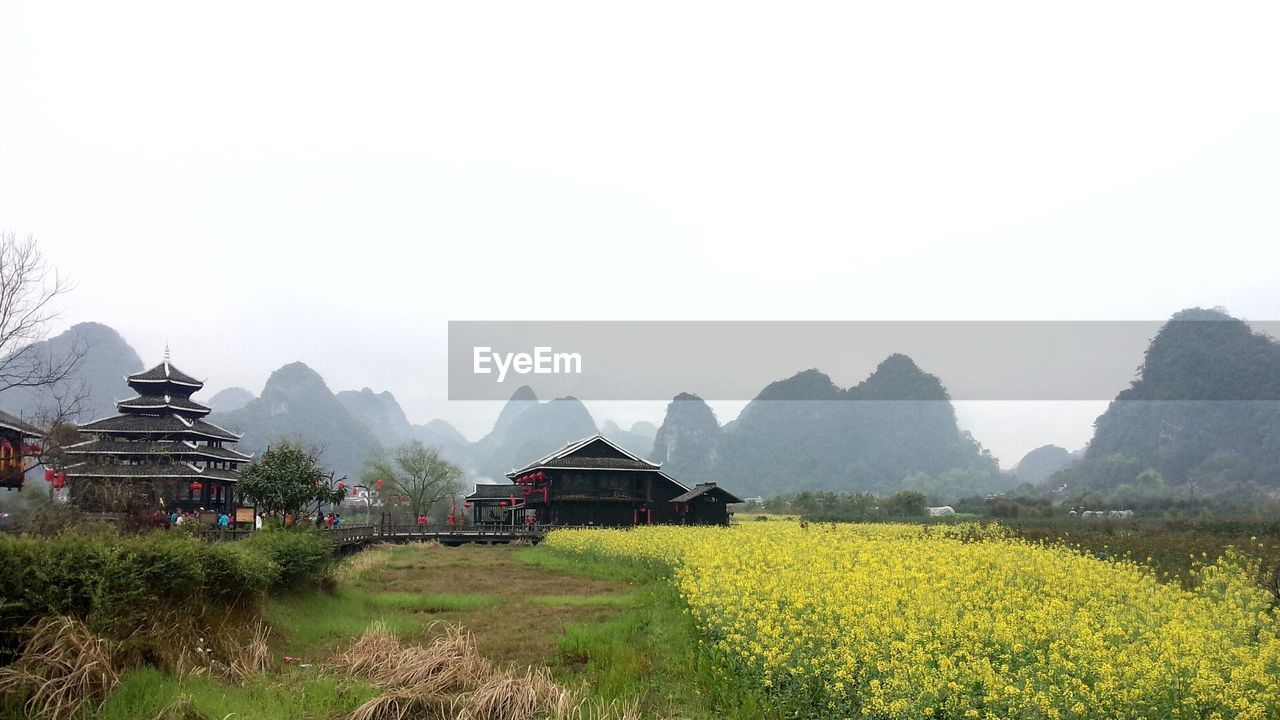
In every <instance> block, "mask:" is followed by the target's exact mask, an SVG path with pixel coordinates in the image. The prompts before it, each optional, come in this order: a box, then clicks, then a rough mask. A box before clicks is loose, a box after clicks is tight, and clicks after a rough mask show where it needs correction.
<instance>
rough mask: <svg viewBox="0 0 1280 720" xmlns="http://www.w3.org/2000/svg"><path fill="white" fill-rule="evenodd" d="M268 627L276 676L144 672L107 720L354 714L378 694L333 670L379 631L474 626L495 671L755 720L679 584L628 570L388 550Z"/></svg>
mask: <svg viewBox="0 0 1280 720" xmlns="http://www.w3.org/2000/svg"><path fill="white" fill-rule="evenodd" d="M264 618H265V620H266V621H267V622H268V624H269V625H270V627H271V629H272V636H271V640H270V645H271V650H272V654H273V657H274V659H275V660H276V668H275V669H274V670H273V671H272V672H269V673H266V674H262V675H260V676H257V677H254V678H252V679H250V680H249V681H248V682H245V683H243V684H239V685H236V684H229V683H224V682H219V681H217V680H213V679H209V678H204V677H198V678H188V679H181V678H178V677H176V676H174V675H171V674H168V673H164V672H161V671H159V670H157V669H155V668H143V669H139V670H134V671H132V672H129V673H128V674H126V675H125V676H124V678H123V680H122V683H121V685H120V687H119V688H118V689H117V690H116V691H115V692H114V693H113V694H112V695H111V697H110V699H109V700H108V701H107V703H106V705H105V706H104V707H103V708H102V710H101V711H100V712H99V713H98V714H97V715H96V717H97V718H100V719H101V720H107V719H110V720H117V719H119V720H124V719H126V718H130V719H132V718H152V717H156V716H157V715H158V714H159V713H161V711H162V710H163V709H164V708H165V707H166V706H167V705H170V704H172V703H173V702H174V700H175V699H176V698H179V697H184V698H185V701H184V702H186V703H187V704H189V706H190V707H191V708H193V709H194V710H196V711H198V712H200V713H203V714H205V715H207V716H209V717H213V718H223V717H226V716H227V715H229V714H231V713H234V715H233V716H232V717H233V718H235V719H236V720H254V719H258V718H288V719H289V720H303V719H312V718H314V719H317V720H319V719H322V718H323V719H329V718H342V717H346V716H347V715H348V714H349V713H351V712H352V711H353V710H354V709H355V708H357V707H358V706H360V705H361V703H363V702H365V701H367V700H369V699H370V698H372V697H374V696H375V695H376V694H377V691H376V690H375V689H374V688H373V687H371V686H370V685H369V684H367V683H363V682H360V681H358V680H353V679H351V678H346V677H342V676H340V675H338V674H336V673H334V672H331V671H330V670H328V669H326V664H327V663H328V662H329V661H330V659H331V658H333V657H334V656H335V655H336V654H337V653H340V652H342V651H343V650H344V649H346V648H347V647H349V646H350V645H351V644H352V643H353V642H354V641H355V640H356V639H357V638H358V637H359V636H360V635H361V633H363V632H364V631H365V630H366V629H367V628H368V627H369V626H370V625H371V624H372V623H375V622H379V623H382V624H384V625H385V626H386V627H387V628H388V629H390V630H391V631H392V632H393V633H394V634H395V635H397V636H398V637H400V638H402V639H403V640H404V641H406V642H417V643H427V642H430V641H431V640H432V639H433V638H435V637H438V636H439V635H441V634H442V633H443V632H445V626H446V625H447V624H461V625H463V626H465V627H466V628H467V629H468V630H470V631H471V633H472V634H473V635H474V638H475V644H476V648H477V649H478V650H479V651H480V653H481V654H482V655H483V656H484V657H485V658H487V659H488V660H490V661H492V662H494V663H495V664H499V665H502V666H505V667H510V668H516V669H521V668H524V667H526V666H535V667H546V668H549V669H550V670H551V672H552V674H553V676H554V677H555V678H556V679H557V680H559V681H560V682H562V683H563V684H565V685H566V686H570V687H575V688H576V687H582V688H585V690H584V692H586V693H587V694H588V695H590V696H591V697H595V698H600V699H602V700H605V701H609V700H625V701H638V703H639V707H640V709H641V711H642V713H643V714H644V715H646V716H649V717H687V718H713V717H718V716H719V715H718V714H717V713H716V711H715V710H714V708H715V707H717V706H718V705H719V706H725V705H726V704H728V705H731V706H734V707H736V708H738V711H740V714H741V715H742V716H745V717H750V716H752V714H753V713H752V712H751V711H750V702H749V700H748V701H744V700H743V699H741V698H724V697H720V696H719V695H717V694H716V687H715V685H716V679H715V677H714V674H713V672H712V669H711V668H709V667H706V666H704V665H703V664H701V663H702V662H703V661H700V660H699V658H698V655H697V653H696V648H697V639H696V637H695V635H694V629H693V626H692V624H691V622H690V620H689V618H688V616H687V615H686V614H685V613H684V612H683V611H682V608H681V606H680V604H679V601H678V598H677V596H676V593H675V592H674V590H673V589H672V588H671V587H670V585H669V584H668V583H666V582H665V581H664V580H663V579H662V578H661V576H659V575H657V574H655V573H652V572H649V571H646V570H643V569H640V568H634V567H625V566H622V565H619V564H617V563H594V562H591V561H588V560H583V559H575V558H571V557H566V556H563V555H561V554H557V553H554V552H552V551H548V550H544V549H540V548H528V547H525V548H517V547H506V546H494V547H487V546H475V545H473V546H463V547H459V548H447V547H442V546H438V545H425V544H417V545H406V546H398V547H380V548H376V549H371V550H367V551H365V552H363V553H360V554H358V555H356V556H354V557H353V558H350V559H348V560H347V561H346V562H345V563H344V565H343V566H342V568H341V569H340V571H339V581H338V583H337V587H336V588H335V589H334V590H332V591H329V592H306V593H300V594H297V595H294V596H286V597H283V598H274V599H271V600H270V601H269V602H268V604H267V606H266V607H265V608H264ZM285 657H288V658H290V659H291V661H290V662H289V663H288V664H286V663H285V662H284V658H285ZM308 666H309V667H308Z"/></svg>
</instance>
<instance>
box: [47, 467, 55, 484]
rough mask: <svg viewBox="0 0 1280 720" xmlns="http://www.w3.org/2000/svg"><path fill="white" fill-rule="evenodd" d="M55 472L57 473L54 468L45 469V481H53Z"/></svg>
mask: <svg viewBox="0 0 1280 720" xmlns="http://www.w3.org/2000/svg"><path fill="white" fill-rule="evenodd" d="M54 474H55V473H54V472H53V468H49V469H48V470H45V471H44V481H45V482H53V476H54Z"/></svg>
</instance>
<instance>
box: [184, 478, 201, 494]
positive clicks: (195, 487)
mask: <svg viewBox="0 0 1280 720" xmlns="http://www.w3.org/2000/svg"><path fill="white" fill-rule="evenodd" d="M187 487H188V488H190V489H191V492H200V491H201V490H203V489H204V485H201V484H200V481H199V480H193V481H192V482H191V484H190V485H188V486H187Z"/></svg>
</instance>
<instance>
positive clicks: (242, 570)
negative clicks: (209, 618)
mask: <svg viewBox="0 0 1280 720" xmlns="http://www.w3.org/2000/svg"><path fill="white" fill-rule="evenodd" d="M279 578H280V564H279V563H277V562H276V561H275V559H274V558H273V557H271V556H270V555H267V554H266V553H263V552H261V551H259V550H257V549H256V548H253V547H251V546H250V545H249V544H248V543H247V542H238V543H215V544H213V545H210V546H208V548H207V549H206V550H205V557H204V578H203V582H204V589H203V594H204V597H205V598H206V599H207V600H209V601H211V602H215V603H218V604H221V605H243V604H245V603H248V602H252V601H254V600H257V599H258V598H260V597H262V596H263V595H264V594H265V593H266V592H267V590H269V589H271V588H272V587H274V586H275V584H276V582H277V581H278V580H279Z"/></svg>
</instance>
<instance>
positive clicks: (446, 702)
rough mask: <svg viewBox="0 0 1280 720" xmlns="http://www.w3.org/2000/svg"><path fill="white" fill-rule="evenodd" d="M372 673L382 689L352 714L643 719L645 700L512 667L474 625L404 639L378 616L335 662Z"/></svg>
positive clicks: (364, 719)
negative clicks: (609, 698) (620, 698)
mask: <svg viewBox="0 0 1280 720" xmlns="http://www.w3.org/2000/svg"><path fill="white" fill-rule="evenodd" d="M331 664H332V665H333V666H334V667H335V668H336V669H337V670H338V671H339V672H343V673H346V674H348V675H352V676H359V677H363V678H365V679H367V680H368V681H369V682H370V683H372V684H373V685H374V686H375V687H377V688H378V689H380V690H382V691H383V694H382V695H380V696H379V697H377V698H374V699H373V700H370V701H369V702H367V703H365V704H364V705H362V706H360V707H359V708H357V709H356V710H355V711H354V712H353V713H352V714H351V715H349V716H348V720H406V719H407V718H441V719H447V720H636V718H638V717H639V711H638V701H637V702H633V703H629V704H624V703H617V702H610V703H604V702H602V701H592V700H584V699H582V698H581V697H580V694H579V693H575V692H573V691H571V690H569V689H567V688H565V687H564V686H563V685H560V684H559V683H557V682H556V681H555V680H553V679H552V677H551V674H550V673H549V672H548V671H547V670H546V669H545V668H543V669H536V670H535V669H533V668H528V669H526V670H524V671H523V672H513V671H510V670H506V669H503V668H499V667H497V666H495V665H494V664H493V663H491V662H489V661H488V660H486V659H485V658H484V657H483V656H481V655H480V653H479V652H478V651H477V650H476V645H475V640H474V639H473V638H472V636H471V633H470V632H468V631H467V630H466V629H465V628H463V627H461V626H456V625H454V626H446V627H445V630H444V632H443V634H441V635H439V636H438V637H436V638H435V639H434V640H433V641H432V642H431V643H430V644H428V645H405V644H402V643H401V642H400V640H399V639H398V638H396V636H395V635H394V634H392V633H391V632H390V631H389V630H387V628H386V626H384V625H382V624H380V623H374V624H373V625H372V626H370V628H369V630H368V631H367V632H365V633H364V635H362V636H361V637H360V638H359V639H358V640H357V641H356V642H355V643H354V644H353V645H352V646H351V647H350V648H349V649H348V650H347V651H346V652H344V653H342V654H341V655H339V656H338V657H336V658H334V660H333V661H332V663H331Z"/></svg>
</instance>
